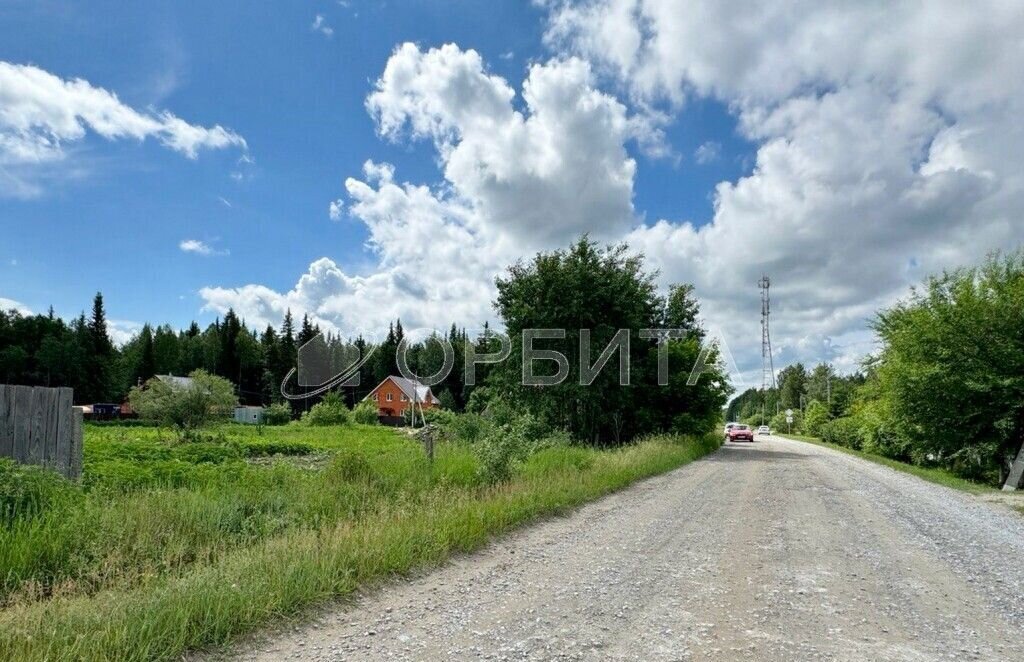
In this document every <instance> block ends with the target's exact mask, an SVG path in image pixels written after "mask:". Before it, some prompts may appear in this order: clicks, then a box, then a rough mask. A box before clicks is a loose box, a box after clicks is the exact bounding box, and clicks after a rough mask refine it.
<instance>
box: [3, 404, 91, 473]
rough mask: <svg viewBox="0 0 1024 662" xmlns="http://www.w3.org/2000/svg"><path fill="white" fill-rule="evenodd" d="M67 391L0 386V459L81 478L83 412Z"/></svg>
mask: <svg viewBox="0 0 1024 662" xmlns="http://www.w3.org/2000/svg"><path fill="white" fill-rule="evenodd" d="M72 402H73V397H72V390H71V389H69V388H43V387H39V386H7V385H5V384H0V457H9V458H12V459H14V460H15V461H16V462H21V463H24V464H37V465H40V466H43V467H47V468H49V469H53V470H54V471H57V472H59V473H61V474H62V475H64V476H66V477H68V478H71V479H77V478H79V477H80V476H81V475H82V412H81V411H79V410H76V409H74V408H73V407H72Z"/></svg>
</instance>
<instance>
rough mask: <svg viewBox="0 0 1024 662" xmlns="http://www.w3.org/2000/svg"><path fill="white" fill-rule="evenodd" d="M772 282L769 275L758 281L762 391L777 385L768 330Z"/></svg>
mask: <svg viewBox="0 0 1024 662" xmlns="http://www.w3.org/2000/svg"><path fill="white" fill-rule="evenodd" d="M771 285H772V283H771V280H770V279H769V278H768V276H767V275H763V276H761V280H759V281H757V287H758V288H759V289H760V290H761V390H762V391H767V390H768V389H769V388H772V389H774V388H775V387H776V384H775V363H774V360H773V359H772V337H771V333H770V332H769V329H768V319H769V317H770V316H771V312H772V302H771V295H770V294H769V288H771Z"/></svg>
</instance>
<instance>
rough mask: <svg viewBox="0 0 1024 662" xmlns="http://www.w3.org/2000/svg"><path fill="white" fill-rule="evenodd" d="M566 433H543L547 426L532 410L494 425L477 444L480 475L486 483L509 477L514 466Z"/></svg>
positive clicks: (562, 438)
mask: <svg viewBox="0 0 1024 662" xmlns="http://www.w3.org/2000/svg"><path fill="white" fill-rule="evenodd" d="M567 438H568V437H567V435H561V434H559V435H549V436H545V435H544V427H543V425H542V424H540V423H539V422H538V421H537V419H536V418H535V417H533V416H532V415H530V414H520V415H518V416H515V417H513V418H512V419H511V420H509V421H508V422H507V423H504V424H500V425H495V426H493V427H491V428H490V429H489V430H488V431H487V433H486V434H484V435H483V436H482V437H481V438H480V440H479V441H478V442H477V443H476V444H475V445H474V447H473V448H474V450H475V451H476V453H477V456H478V457H479V458H480V475H481V478H482V479H483V480H484V481H485V482H487V483H492V484H493V483H500V482H503V481H506V480H508V479H509V478H510V477H511V475H512V470H513V468H514V466H515V465H516V464H518V463H520V462H522V461H524V460H525V459H526V458H528V457H529V456H530V455H532V454H533V453H535V452H536V451H538V450H540V449H541V448H546V447H548V446H550V445H554V444H559V443H564V442H565V441H566V440H567Z"/></svg>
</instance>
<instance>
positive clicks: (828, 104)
mask: <svg viewBox="0 0 1024 662" xmlns="http://www.w3.org/2000/svg"><path fill="white" fill-rule="evenodd" d="M548 5H549V6H550V7H551V12H552V13H551V19H550V24H549V30H548V41H549V43H551V44H553V45H556V46H557V47H559V48H564V49H566V50H568V51H570V52H573V53H575V54H577V55H578V56H580V57H585V58H588V59H590V60H591V61H593V62H595V63H596V65H595V66H597V67H598V68H599V69H600V70H601V71H604V72H607V73H610V74H611V75H612V76H613V77H615V78H617V79H618V81H619V84H621V85H623V86H624V87H626V88H627V89H628V90H629V93H630V95H631V97H632V98H634V99H640V100H642V101H643V103H645V104H656V105H657V104H660V105H662V106H663V107H665V108H667V109H668V110H667V112H671V113H673V114H680V113H685V112H686V103H685V102H686V99H687V98H688V97H692V96H699V97H710V98H714V99H716V100H718V101H721V102H723V103H725V104H727V105H728V106H729V107H730V108H732V109H733V112H734V113H735V114H736V118H737V121H738V124H739V130H740V132H741V133H742V134H743V135H744V137H746V138H747V139H749V140H751V141H753V142H754V143H756V144H757V145H758V151H757V158H756V164H755V167H754V169H753V172H752V174H750V175H749V176H747V177H743V178H741V179H739V180H737V181H726V182H721V183H720V184H719V185H718V186H717V187H716V190H715V195H714V199H715V211H714V216H713V219H712V222H711V223H709V224H706V225H702V226H697V225H694V224H692V223H688V222H685V220H674V219H665V220H660V221H658V222H656V223H654V224H652V225H649V226H644V227H641V228H638V229H636V230H635V231H634V232H632V233H631V234H630V235H629V239H630V241H631V242H632V243H633V244H634V245H635V246H636V248H637V249H639V250H643V251H644V252H645V253H646V254H647V255H648V256H649V257H651V258H653V260H654V263H655V264H656V265H658V266H659V267H660V268H661V269H662V271H663V276H664V278H665V280H667V281H669V280H671V281H675V280H688V281H693V282H695V283H696V284H697V287H698V292H699V294H700V295H701V296H702V298H703V299H704V300H705V302H706V306H705V308H706V311H707V313H708V317H709V318H710V319H711V321H712V322H713V323H714V324H716V325H718V326H720V327H722V328H724V329H725V330H726V338H727V340H728V341H729V342H730V344H731V345H733V349H734V352H735V353H736V354H737V356H738V358H739V359H740V363H741V364H742V365H743V366H744V367H745V368H746V369H750V368H754V367H755V366H756V365H757V364H758V363H759V349H760V343H759V340H760V333H759V331H760V329H759V327H758V324H757V322H758V312H759V308H758V304H757V297H758V291H757V288H756V286H755V283H756V281H757V279H758V277H759V276H760V275H761V273H762V272H767V273H769V274H770V275H771V276H772V277H773V278H774V286H773V288H772V290H773V294H774V300H775V305H774V306H773V314H774V324H775V326H774V331H775V338H774V340H775V346H776V347H777V348H778V350H779V353H780V354H781V357H782V358H785V359H793V358H802V359H805V360H819V359H823V358H835V359H836V360H837V361H839V362H842V363H844V364H845V365H847V366H852V365H854V364H855V359H854V358H853V357H854V355H857V354H858V353H859V354H860V355H862V354H863V353H864V352H866V351H868V350H870V349H871V342H870V334H868V333H867V332H866V331H865V329H866V322H867V320H869V319H870V318H871V316H872V315H873V313H874V311H875V310H876V309H877V308H878V307H879V306H883V305H886V304H888V303H890V302H892V301H893V300H894V299H895V298H897V297H899V296H901V295H903V294H905V293H906V291H907V287H908V286H909V285H911V284H913V283H916V282H918V281H919V280H920V279H922V278H923V277H924V276H925V275H927V274H928V273H933V272H935V271H937V270H941V269H943V268H947V267H956V266H960V265H963V264H969V263H972V262H975V261H977V260H979V259H981V258H982V257H983V256H984V255H985V254H986V253H987V252H989V251H992V250H995V249H1013V248H1016V247H1018V246H1020V245H1021V242H1022V241H1024V221H1022V220H1021V219H1022V218H1024V177H1022V176H1021V174H1020V173H1021V172H1022V169H1021V158H1022V157H1021V154H1022V153H1024V130H1022V129H1021V128H1020V123H1019V120H1018V118H1019V117H1020V115H1021V112H1022V110H1024V83H1022V81H1024V75H1022V74H1024V65H1022V63H1024V42H1022V41H1021V40H1020V38H1019V35H1020V34H1024V12H1021V11H1020V9H1019V7H1014V6H1013V5H1012V4H1009V3H1004V2H999V1H997V0H991V1H987V2H981V3H974V4H972V5H970V6H968V5H964V4H962V3H958V2H954V1H951V0H950V1H936V2H929V3H915V2H896V3H891V4H889V5H886V6H884V7H883V6H880V5H877V4H874V3H846V2H838V1H826V2H810V1H802V0H791V1H789V2H775V3H765V4H762V5H758V6H751V5H750V4H749V3H740V2H722V1H721V0H694V1H691V2H687V3H685V4H682V3H678V2H672V1H670V0H597V1H590V2H552V3H548ZM740 15H742V16H743V17H744V18H743V20H735V18H736V17H737V16H740ZM698 161H699V154H698ZM737 346H739V347H741V348H743V349H742V350H741V351H736V347H737ZM777 365H778V362H777Z"/></svg>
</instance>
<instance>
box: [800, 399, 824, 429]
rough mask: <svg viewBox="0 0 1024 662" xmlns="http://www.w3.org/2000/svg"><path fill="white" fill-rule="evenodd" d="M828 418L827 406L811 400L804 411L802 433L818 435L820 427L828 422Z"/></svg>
mask: <svg viewBox="0 0 1024 662" xmlns="http://www.w3.org/2000/svg"><path fill="white" fill-rule="evenodd" d="M829 418H830V417H829V413H828V407H826V406H825V405H823V404H822V403H820V402H818V401H817V400H811V402H810V404H808V405H807V409H806V410H805V411H804V420H803V428H802V429H803V433H804V434H806V435H809V436H811V437H820V436H821V427H822V426H823V425H825V424H826V423H828V421H829Z"/></svg>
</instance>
